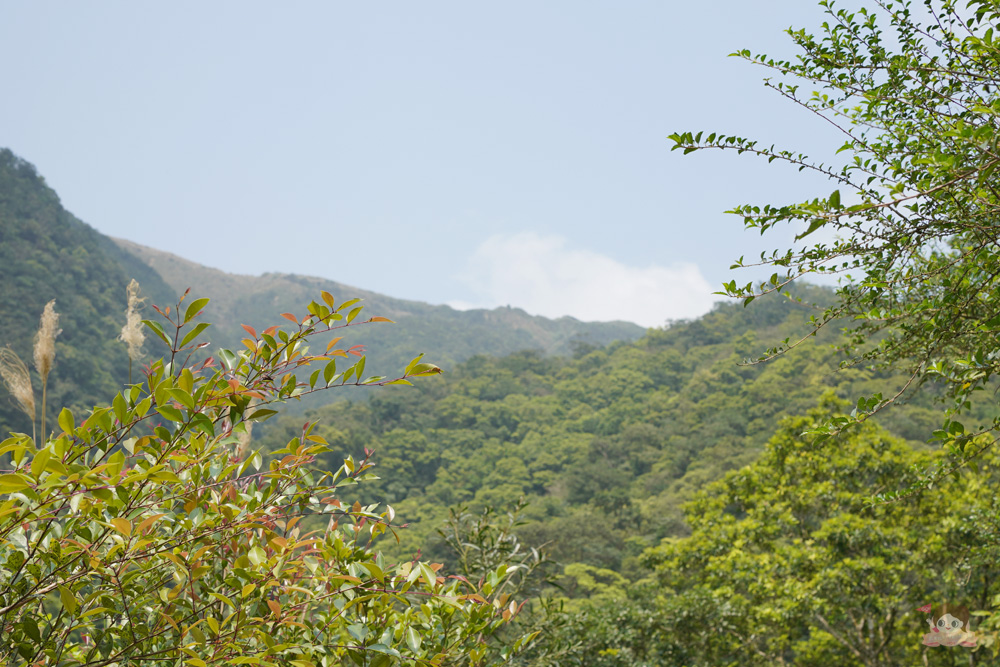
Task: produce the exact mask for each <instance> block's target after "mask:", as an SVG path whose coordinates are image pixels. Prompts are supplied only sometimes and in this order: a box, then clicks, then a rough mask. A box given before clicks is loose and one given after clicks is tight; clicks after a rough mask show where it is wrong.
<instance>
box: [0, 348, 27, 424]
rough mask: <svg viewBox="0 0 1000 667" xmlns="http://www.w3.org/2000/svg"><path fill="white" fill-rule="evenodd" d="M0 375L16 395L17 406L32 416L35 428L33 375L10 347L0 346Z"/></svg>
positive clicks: (14, 395)
mask: <svg viewBox="0 0 1000 667" xmlns="http://www.w3.org/2000/svg"><path fill="white" fill-rule="evenodd" d="M0 377H2V378H3V383H4V384H5V385H7V390H8V391H9V392H10V393H11V395H12V396H13V397H14V401H15V402H16V403H17V407H19V408H21V410H22V411H23V412H24V414H26V415H28V416H29V417H31V428H32V430H34V428H35V392H34V391H33V390H32V389H31V375H29V374H28V367H27V366H25V365H24V362H23V361H21V358H20V357H19V356H17V353H15V352H14V350H12V349H10V348H9V347H3V348H0Z"/></svg>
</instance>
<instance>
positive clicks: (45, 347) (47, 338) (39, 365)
mask: <svg viewBox="0 0 1000 667" xmlns="http://www.w3.org/2000/svg"><path fill="white" fill-rule="evenodd" d="M57 326H59V313H57V312H56V300H55V299H52V301H49V302H48V303H47V304H45V310H43V311H42V321H41V324H40V326H39V327H38V333H36V334H35V370H37V371H38V374H39V375H41V376H42V382H45V380H46V379H47V378H48V377H49V371H51V370H52V363H53V362H54V361H55V359H56V336H58V335H59V334H60V333H62V329H56V327H57Z"/></svg>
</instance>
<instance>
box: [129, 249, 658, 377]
mask: <svg viewBox="0 0 1000 667" xmlns="http://www.w3.org/2000/svg"><path fill="white" fill-rule="evenodd" d="M115 243H117V244H118V245H119V246H121V248H122V249H123V250H125V251H127V252H128V253H130V254H131V255H134V256H135V257H138V258H140V259H141V260H142V261H143V262H145V263H146V264H147V265H148V266H149V267H150V268H152V269H154V270H156V271H157V273H158V274H159V275H160V276H162V277H163V279H164V280H165V281H167V283H169V284H170V285H171V286H172V287H173V288H174V291H176V292H177V293H178V294H179V293H181V292H183V291H184V290H185V289H187V288H189V287H191V288H193V291H194V292H196V293H197V295H198V296H206V297H209V298H211V299H212V314H213V318H214V319H213V322H214V323H215V324H214V326H213V331H212V334H211V338H212V342H213V344H214V345H218V346H224V347H230V348H238V347H239V346H240V342H239V341H240V339H242V338H243V337H244V336H246V332H245V331H244V330H243V328H242V327H241V326H240V325H241V324H249V325H250V326H254V327H258V328H262V327H264V326H268V325H270V324H273V323H274V322H275V319H276V316H277V315H278V314H279V313H284V312H289V311H292V312H297V309H300V308H301V306H302V304H303V303H307V302H308V301H309V300H311V299H314V298H316V295H317V294H319V292H320V290H326V291H328V292H330V293H332V294H333V295H334V296H336V297H337V299H339V300H340V301H345V300H347V299H354V298H358V299H363V303H364V304H365V306H366V308H367V309H368V310H367V312H370V313H372V314H373V315H381V316H382V317H388V318H390V319H392V320H393V321H395V322H396V323H397V324H398V326H382V327H377V328H375V329H372V330H369V331H365V332H364V336H363V337H361V336H359V337H357V338H354V336H355V333H354V332H352V331H348V332H345V334H344V336H345V338H344V340H345V342H349V343H351V344H353V343H355V342H363V343H364V344H365V345H366V346H367V348H368V356H369V361H370V364H371V365H370V367H371V368H377V369H380V370H382V371H385V372H390V371H395V370H398V369H399V368H402V367H403V366H404V365H405V364H406V363H407V362H408V361H409V360H410V359H412V358H413V357H414V356H415V355H417V354H420V353H421V352H424V353H426V354H427V356H428V358H429V359H433V360H434V362H435V363H437V364H440V365H442V366H444V367H446V368H450V367H452V366H454V365H455V364H457V363H459V362H462V361H464V360H466V359H468V358H469V357H471V356H473V355H476V354H489V355H504V354H510V353H511V352H517V351H519V350H539V351H541V352H543V353H544V354H555V355H567V354H569V353H570V352H571V351H572V350H573V349H574V347H575V346H579V345H584V346H586V345H607V344H608V343H611V342H613V341H616V340H635V339H636V338H638V337H639V336H641V335H642V334H643V332H644V331H645V330H644V329H643V328H642V327H640V326H638V325H636V324H632V323H630V322H581V321H579V320H576V319H574V318H572V317H562V318H559V319H555V320H553V319H548V318H545V317H537V316H532V315H529V314H527V313H526V312H524V311H523V310H520V309H517V308H510V307H507V308H495V309H493V310H482V309H480V310H468V311H460V310H455V309H454V308H451V307H449V306H434V305H431V304H428V303H421V302H418V301H407V300H405V299H395V298H392V297H388V296H385V295H382V294H377V293H375V292H371V291H369V290H365V289H362V288H358V287H351V286H349V285H344V284H341V283H337V282H334V281H332V280H326V279H322V278H314V277H310V276H301V275H289V274H275V273H266V274H264V275H261V276H242V275H240V276H237V275H232V274H228V273H225V272H223V271H219V270H217V269H212V268H208V267H205V266H200V265H198V264H195V263H194V262H189V261H187V260H185V259H183V258H181V257H177V256H176V255H172V254H170V253H166V252H162V251H159V250H154V249H153V248H147V247H145V246H142V245H139V244H137V243H132V242H131V241H125V240H122V239H115Z"/></svg>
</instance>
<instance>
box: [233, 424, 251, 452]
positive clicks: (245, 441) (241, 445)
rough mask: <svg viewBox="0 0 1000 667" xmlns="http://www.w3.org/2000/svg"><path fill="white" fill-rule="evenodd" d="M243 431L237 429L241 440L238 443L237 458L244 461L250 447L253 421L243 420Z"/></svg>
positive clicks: (237, 435) (237, 436)
mask: <svg viewBox="0 0 1000 667" xmlns="http://www.w3.org/2000/svg"><path fill="white" fill-rule="evenodd" d="M243 428H244V430H242V431H237V433H236V438H237V439H238V441H239V442H237V443H236V459H237V460H239V461H242V460H243V458H244V457H245V456H246V455H247V451H248V450H249V449H250V438H251V435H252V431H253V422H243Z"/></svg>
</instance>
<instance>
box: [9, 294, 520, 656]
mask: <svg viewBox="0 0 1000 667" xmlns="http://www.w3.org/2000/svg"><path fill="white" fill-rule="evenodd" d="M123 297H124V294H123ZM185 297H186V295H185ZM207 303H208V299H204V298H202V299H193V300H187V301H185V298H182V299H181V302H179V303H178V304H177V306H176V308H174V309H171V308H166V309H163V310H162V311H161V312H160V315H161V319H159V320H146V321H145V324H146V326H147V328H148V331H149V333H150V335H151V337H153V338H154V339H155V338H159V339H160V340H161V341H162V342H163V343H164V344H165V345H166V346H167V348H168V350H167V354H166V355H165V356H164V357H163V358H162V359H158V360H155V361H153V362H151V363H150V364H149V365H148V366H147V367H146V369H145V371H144V373H143V378H142V380H141V381H139V382H136V383H134V384H131V385H128V386H126V387H125V388H123V389H122V390H121V391H119V392H118V393H117V394H116V395H115V396H114V398H113V400H112V401H111V402H110V403H109V404H106V405H100V406H98V407H96V408H94V409H93V410H90V411H87V412H85V413H81V412H77V411H74V410H70V409H68V408H63V409H62V410H61V411H60V412H59V415H58V420H57V421H58V429H57V430H56V431H55V433H54V435H53V436H52V437H45V436H44V434H43V436H42V437H41V438H39V439H38V440H36V439H34V438H32V437H31V436H28V435H26V434H18V433H15V434H12V435H11V436H10V437H9V438H6V439H5V440H3V441H2V442H0V461H2V462H3V468H4V469H3V470H2V471H0V545H2V546H3V548H2V550H0V554H2V556H0V662H2V663H4V664H8V665H36V664H50V665H66V666H69V665H84V664H86V665H126V664H150V663H152V662H154V661H155V662H158V663H169V664H172V665H190V666H192V667H206V666H207V665H223V664H225V665H241V664H247V665H262V666H266V665H279V664H281V665H294V666H295V667H319V666H322V667H330V666H332V665H345V664H355V665H358V666H359V667H384V666H386V665H390V664H399V663H400V661H403V660H405V661H406V663H407V664H417V665H444V664H454V665H460V664H467V665H476V664H481V663H482V662H484V661H485V660H487V658H488V657H490V656H493V657H495V659H497V660H502V659H503V656H504V655H506V654H507V653H508V652H512V651H515V650H516V649H517V648H518V647H519V646H520V645H521V643H522V638H520V637H511V638H510V639H509V641H508V642H506V643H505V644H504V645H503V646H502V647H500V646H498V647H494V646H492V645H491V644H489V643H488V639H489V638H490V637H491V636H493V635H494V634H495V633H496V632H497V631H498V630H499V629H501V628H502V626H504V625H505V623H506V621H507V620H509V619H510V618H511V616H513V615H514V614H516V613H517V611H518V608H519V607H518V604H517V602H516V601H515V600H514V599H513V598H512V597H511V596H510V594H509V592H508V586H507V582H508V580H510V578H511V577H517V576H518V569H519V566H518V565H517V564H516V563H515V564H513V565H512V566H511V567H508V566H507V564H506V563H504V564H500V565H497V564H496V563H493V565H494V566H493V568H492V569H489V570H484V571H481V572H479V573H478V574H479V578H478V579H476V580H474V581H473V580H470V579H469V578H468V577H466V576H463V575H457V576H449V575H448V574H447V573H446V572H444V571H442V570H441V564H440V563H431V562H428V561H426V560H420V559H416V558H414V559H408V560H405V561H391V560H388V559H386V558H385V557H384V556H383V555H382V554H381V553H380V552H379V551H377V550H375V549H374V548H373V546H372V543H373V540H374V539H375V538H376V537H378V536H379V535H381V534H383V533H389V534H392V533H393V532H395V531H396V530H397V528H398V526H399V522H398V521H397V522H394V517H395V512H394V510H393V509H392V508H391V507H388V506H385V507H381V508H380V507H379V505H378V504H365V505H362V504H361V503H360V502H358V501H357V500H352V499H351V498H350V496H349V495H348V494H349V490H348V489H349V488H352V487H354V485H356V484H358V483H359V482H360V483H363V482H364V481H365V480H367V479H369V478H370V477H371V471H370V468H371V463H370V461H368V456H367V454H366V455H365V456H364V457H362V458H360V459H355V458H353V457H348V458H347V459H345V460H343V462H342V464H341V465H339V466H336V467H334V468H329V469H328V468H325V467H317V466H316V461H317V457H318V456H319V455H321V454H322V453H323V452H325V451H327V449H328V448H327V443H326V441H325V440H324V439H323V438H322V437H320V436H319V435H317V434H315V433H314V432H313V430H312V428H310V427H309V426H308V425H307V426H306V427H305V428H303V429H301V430H300V433H299V435H298V436H297V437H295V438H292V439H290V441H289V442H287V443H286V444H285V445H284V446H283V447H282V448H281V450H280V451H278V452H276V454H277V457H276V458H275V459H274V460H270V461H269V462H268V463H267V464H266V465H265V464H264V460H263V457H262V455H261V453H260V452H258V451H253V450H251V449H250V448H249V446H250V436H251V432H250V431H251V429H252V426H253V424H254V423H255V422H259V421H263V420H265V419H267V418H268V417H269V416H271V415H273V414H274V413H275V409H276V408H277V405H278V404H279V403H281V402H283V401H286V400H288V399H291V398H294V397H296V396H299V395H302V394H304V393H309V392H314V391H321V390H326V389H329V388H336V387H345V386H385V385H393V384H396V385H398V384H403V385H409V384H411V380H413V379H415V378H421V377H426V376H430V375H435V374H437V373H440V369H439V368H438V367H437V366H435V365H433V364H429V363H426V362H424V361H422V360H421V359H420V358H419V357H418V358H416V359H414V360H413V361H412V362H411V363H410V364H408V366H407V368H406V370H405V371H404V372H403V373H402V374H401V375H400V376H398V377H394V378H391V377H382V376H372V375H368V374H366V372H365V365H366V364H365V357H364V355H363V354H361V353H360V352H359V350H358V349H357V347H354V346H352V347H350V348H344V347H343V346H340V345H338V343H339V342H340V339H339V338H333V339H332V340H330V341H329V342H327V343H326V345H325V346H324V347H323V352H322V354H316V353H310V352H309V349H308V343H309V342H310V340H313V339H315V338H316V337H317V336H322V335H323V334H328V333H332V332H335V331H336V330H341V329H344V328H346V327H349V326H358V325H361V324H364V323H377V322H383V321H387V320H386V319H385V318H382V317H374V318H369V319H367V320H364V321H362V320H359V319H357V318H358V316H359V315H360V313H361V311H362V307H361V306H358V305H357V303H356V300H347V301H344V302H340V303H337V302H335V299H334V297H333V296H332V295H331V294H329V293H325V292H324V293H323V294H322V301H313V302H311V303H310V304H309V305H308V312H307V313H305V314H302V315H293V314H291V313H286V314H285V315H284V317H285V319H286V320H288V321H290V324H291V326H288V325H287V324H286V325H285V327H284V328H280V327H278V326H271V327H268V328H267V329H265V330H262V331H260V332H257V331H256V330H254V329H253V328H252V327H247V328H246V334H247V337H246V338H245V339H244V341H243V349H241V350H237V351H232V350H227V349H220V350H218V351H217V352H216V353H215V354H214V355H213V356H212V357H209V358H207V359H205V358H198V357H196V356H194V353H195V352H197V351H198V350H200V349H201V348H203V347H204V345H206V344H203V343H200V342H199V340H198V336H199V334H200V333H202V332H203V331H204V330H205V329H206V328H207V327H208V326H209V325H208V323H207V322H204V321H199V315H200V313H201V311H202V309H203V308H204V307H205V306H206V305H207ZM109 337H113V336H111V335H109ZM338 362H339V363H340V367H339V368H338ZM310 366H314V367H316V368H315V369H310V368H309V367H310ZM307 369H308V370H309V371H311V372H309V373H308V374H307V375H305V377H303V374H305V373H306V371H307ZM490 659H493V658H492V657H490Z"/></svg>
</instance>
